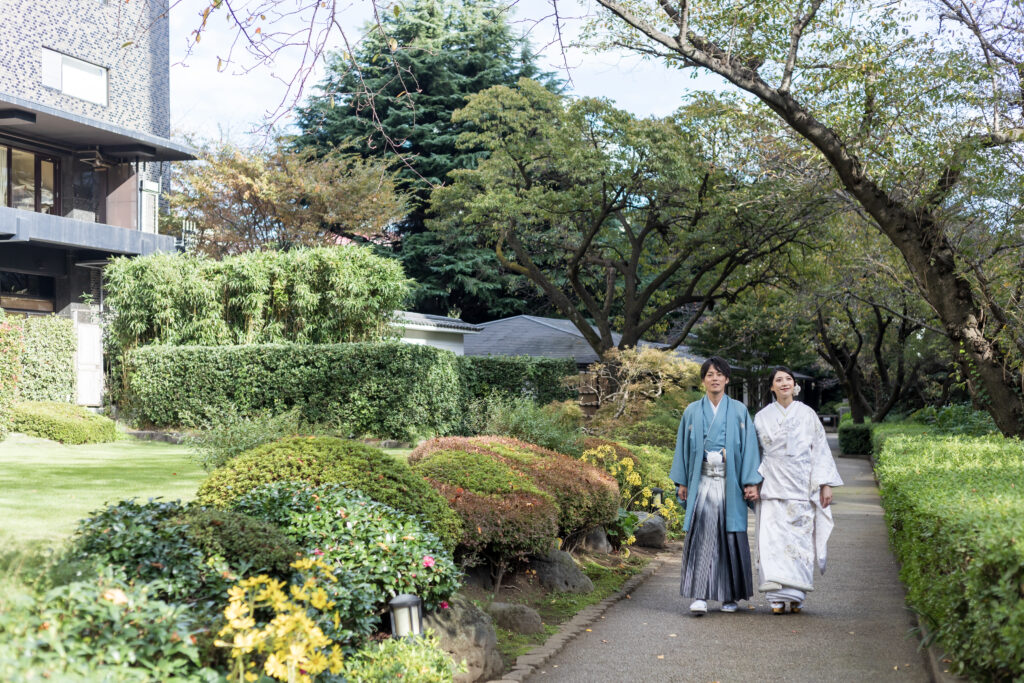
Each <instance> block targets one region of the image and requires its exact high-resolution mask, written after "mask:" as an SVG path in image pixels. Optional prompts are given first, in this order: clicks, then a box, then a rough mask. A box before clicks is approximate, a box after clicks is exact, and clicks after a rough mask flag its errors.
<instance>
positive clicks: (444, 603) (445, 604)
mask: <svg viewBox="0 0 1024 683" xmlns="http://www.w3.org/2000/svg"><path fill="white" fill-rule="evenodd" d="M441 609H448V601H447V600H442V601H441Z"/></svg>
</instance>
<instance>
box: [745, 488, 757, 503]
mask: <svg viewBox="0 0 1024 683" xmlns="http://www.w3.org/2000/svg"><path fill="white" fill-rule="evenodd" d="M759 499H760V496H759V495H758V493H757V485H756V484H748V485H746V486H744V487H743V500H749V501H751V502H754V501H756V500H759Z"/></svg>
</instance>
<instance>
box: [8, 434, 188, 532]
mask: <svg viewBox="0 0 1024 683" xmlns="http://www.w3.org/2000/svg"><path fill="white" fill-rule="evenodd" d="M204 477H205V473H204V472H203V471H202V469H200V468H199V467H198V466H197V465H195V464H194V463H193V462H192V461H191V460H190V459H189V451H188V449H187V448H186V447H184V446H178V445H173V444H167V443H158V442H152V441H140V440H137V439H127V440H124V441H118V442H116V443H106V444H90V445H84V446H65V445H62V444H59V443H57V442H55V441H47V440H46V439H37V438H35V437H30V436H25V435H23V434H11V435H10V436H8V437H7V440H5V441H3V442H0V520H3V521H2V523H0V543H4V544H8V543H10V542H12V541H13V542H14V543H17V544H19V545H20V544H26V543H38V542H42V543H45V544H51V543H55V542H58V541H61V540H63V539H65V538H67V537H68V536H70V535H71V533H72V532H73V531H74V530H75V526H76V523H77V522H78V520H79V519H81V518H82V517H85V516H87V515H88V514H89V513H90V512H91V511H93V510H96V509H98V508H101V507H103V506H104V505H105V504H106V503H108V502H116V501H119V500H123V499H125V498H133V497H136V498H139V499H140V500H142V501H145V500H146V499H148V498H156V497H162V498H164V499H166V500H174V499H176V498H180V499H182V500H189V499H191V498H193V497H194V496H195V493H196V489H197V488H198V487H199V482H200V481H202V479H203V478H204Z"/></svg>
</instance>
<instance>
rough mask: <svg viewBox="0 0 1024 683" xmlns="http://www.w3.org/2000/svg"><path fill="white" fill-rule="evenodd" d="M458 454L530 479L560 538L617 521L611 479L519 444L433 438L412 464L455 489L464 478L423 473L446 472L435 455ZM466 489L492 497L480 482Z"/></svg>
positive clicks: (487, 438) (488, 438)
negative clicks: (547, 504)
mask: <svg viewBox="0 0 1024 683" xmlns="http://www.w3.org/2000/svg"><path fill="white" fill-rule="evenodd" d="M458 452H462V453H469V454H472V455H473V456H474V458H475V459H476V460H478V461H481V462H488V463H493V464H500V465H501V466H502V467H503V468H507V470H508V471H510V472H512V473H514V474H515V475H516V476H517V477H518V478H519V479H520V480H529V481H530V482H531V483H532V485H533V487H535V490H537V491H539V492H540V493H541V494H542V495H544V496H545V497H546V498H547V499H548V500H550V501H551V502H552V503H554V504H555V507H556V508H557V511H558V527H559V530H560V533H561V534H562V535H563V536H571V535H573V534H576V533H579V532H581V531H586V530H588V529H591V528H593V527H595V526H597V525H599V524H603V523H605V522H607V521H610V520H612V519H614V518H615V515H616V508H617V500H618V487H617V486H616V484H615V480H614V479H612V478H611V477H610V476H608V475H607V474H606V473H605V472H603V471H601V470H600V469H599V468H596V467H594V466H592V465H589V464H586V463H583V462H580V461H579V460H576V459H574V458H570V457H568V456H566V455H562V454H561V453H556V452H555V451H551V450H548V449H546V448H542V447H540V446H536V445H534V444H530V443H526V442H523V441H519V440H517V439H512V438H507V437H496V436H481V437H472V438H459V437H450V438H439V439H432V440H431V441H427V442H425V443H423V444H421V445H420V446H419V447H417V448H416V450H414V451H413V453H412V454H411V455H410V460H411V461H414V462H423V463H424V467H425V469H418V471H420V472H421V473H422V474H424V476H428V477H430V478H431V479H434V480H435V481H446V483H449V484H453V485H456V486H459V485H461V484H459V483H458V481H457V480H461V479H464V478H465V476H466V475H465V473H458V474H453V475H448V477H447V479H444V478H439V477H438V476H437V475H436V474H428V473H427V469H429V470H431V471H436V470H438V469H440V468H441V467H448V466H447V465H444V466H442V465H440V464H438V463H437V462H433V461H435V459H436V457H437V456H438V455H441V457H442V459H447V458H450V457H451V455H450V454H452V453H458ZM442 454H445V455H442ZM451 469H457V467H455V466H453V467H451ZM475 476H482V475H481V474H479V473H477V474H475ZM469 484H470V485H468V486H463V488H468V489H469V490H471V491H473V492H476V493H490V492H489V491H483V490H481V489H480V488H479V486H480V484H479V483H476V482H469Z"/></svg>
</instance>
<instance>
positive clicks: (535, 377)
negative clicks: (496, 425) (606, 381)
mask: <svg viewBox="0 0 1024 683" xmlns="http://www.w3.org/2000/svg"><path fill="white" fill-rule="evenodd" d="M459 371H460V373H461V375H462V383H463V386H464V387H465V389H466V393H467V394H468V395H469V397H470V398H471V399H487V398H490V397H491V396H492V395H493V394H495V393H497V394H498V395H500V396H505V397H509V398H517V397H520V396H524V395H525V396H530V397H531V398H533V399H534V400H536V401H537V403H540V404H542V405H543V404H546V403H551V402H552V401H564V400H565V399H569V398H574V397H575V396H576V392H575V390H573V389H572V388H570V387H567V386H566V385H565V383H564V382H563V381H562V380H563V379H564V378H566V377H575V376H576V374H577V370H576V361H574V360H573V359H571V358H534V357H532V356H459Z"/></svg>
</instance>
